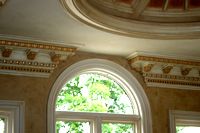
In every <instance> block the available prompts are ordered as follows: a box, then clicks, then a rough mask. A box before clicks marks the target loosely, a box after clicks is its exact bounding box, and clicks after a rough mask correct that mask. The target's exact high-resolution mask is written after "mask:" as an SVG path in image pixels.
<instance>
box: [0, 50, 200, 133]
mask: <svg viewBox="0 0 200 133" xmlns="http://www.w3.org/2000/svg"><path fill="white" fill-rule="evenodd" d="M89 58H102V59H108V60H111V61H114V62H115V63H118V64H120V65H121V66H123V67H125V68H126V69H127V70H129V71H130V72H131V73H133V75H134V76H136V77H137V78H138V80H139V82H140V83H141V84H142V86H143V87H144V90H145V92H146V94H147V97H148V98H149V102H150V105H151V111H152V120H153V133H169V117H168V116H169V114H168V112H169V110H174V109H176V110H187V111H188V110H189V111H199V112H200V102H199V101H200V91H190V90H182V89H167V88H147V87H146V86H145V84H144V82H143V80H142V77H141V76H140V75H139V74H138V73H136V72H134V71H133V70H131V69H130V67H129V65H128V62H127V60H126V59H125V58H122V57H118V56H106V55H96V54H89V53H80V52H79V53H77V54H76V55H75V56H73V57H70V58H69V59H68V60H67V61H66V62H62V63H61V64H60V65H59V66H58V67H57V68H56V70H55V71H54V72H53V73H52V75H51V76H50V77H49V78H35V77H24V76H11V75H0V100H17V101H25V133H47V102H48V95H49V93H50V90H51V87H52V85H53V83H54V81H55V80H56V78H57V77H58V76H59V74H60V73H61V72H62V71H63V70H64V69H66V68H67V67H68V66H70V65H71V64H73V63H75V62H77V61H80V60H83V59H89Z"/></svg>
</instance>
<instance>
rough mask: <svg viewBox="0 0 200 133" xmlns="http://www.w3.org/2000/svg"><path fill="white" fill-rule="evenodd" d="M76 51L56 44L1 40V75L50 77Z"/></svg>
mask: <svg viewBox="0 0 200 133" xmlns="http://www.w3.org/2000/svg"><path fill="white" fill-rule="evenodd" d="M75 51H76V48H71V47H64V46H62V47H61V46H59V45H55V44H46V43H37V42H28V41H18V40H17V41H15V40H0V74H11V75H24V76H36V77H49V76H50V74H51V73H52V72H53V70H54V69H55V68H56V67H57V65H58V64H59V63H60V62H61V61H64V60H66V59H67V58H68V57H69V56H72V55H74V54H75Z"/></svg>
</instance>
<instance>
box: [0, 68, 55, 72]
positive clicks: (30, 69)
mask: <svg viewBox="0 0 200 133" xmlns="http://www.w3.org/2000/svg"><path fill="white" fill-rule="evenodd" d="M0 70H13V71H23V72H38V73H51V72H52V70H51V69H44V68H31V67H17V66H0Z"/></svg>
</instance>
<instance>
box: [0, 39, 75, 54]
mask: <svg viewBox="0 0 200 133" xmlns="http://www.w3.org/2000/svg"><path fill="white" fill-rule="evenodd" d="M0 45H3V46H6V45H7V46H17V47H26V48H38V49H47V50H57V51H64V52H75V51H76V48H70V47H61V46H55V45H54V44H43V43H33V42H23V41H10V40H0Z"/></svg>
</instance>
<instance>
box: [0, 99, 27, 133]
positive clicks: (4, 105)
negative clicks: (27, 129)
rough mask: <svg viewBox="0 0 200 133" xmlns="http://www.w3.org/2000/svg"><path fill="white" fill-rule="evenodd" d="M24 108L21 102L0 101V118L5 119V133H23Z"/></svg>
mask: <svg viewBox="0 0 200 133" xmlns="http://www.w3.org/2000/svg"><path fill="white" fill-rule="evenodd" d="M24 107H25V103H24V102H22V101H10V100H0V116H1V117H3V118H5V119H6V122H5V124H6V126H5V127H6V129H5V130H6V132H5V133H24Z"/></svg>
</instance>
